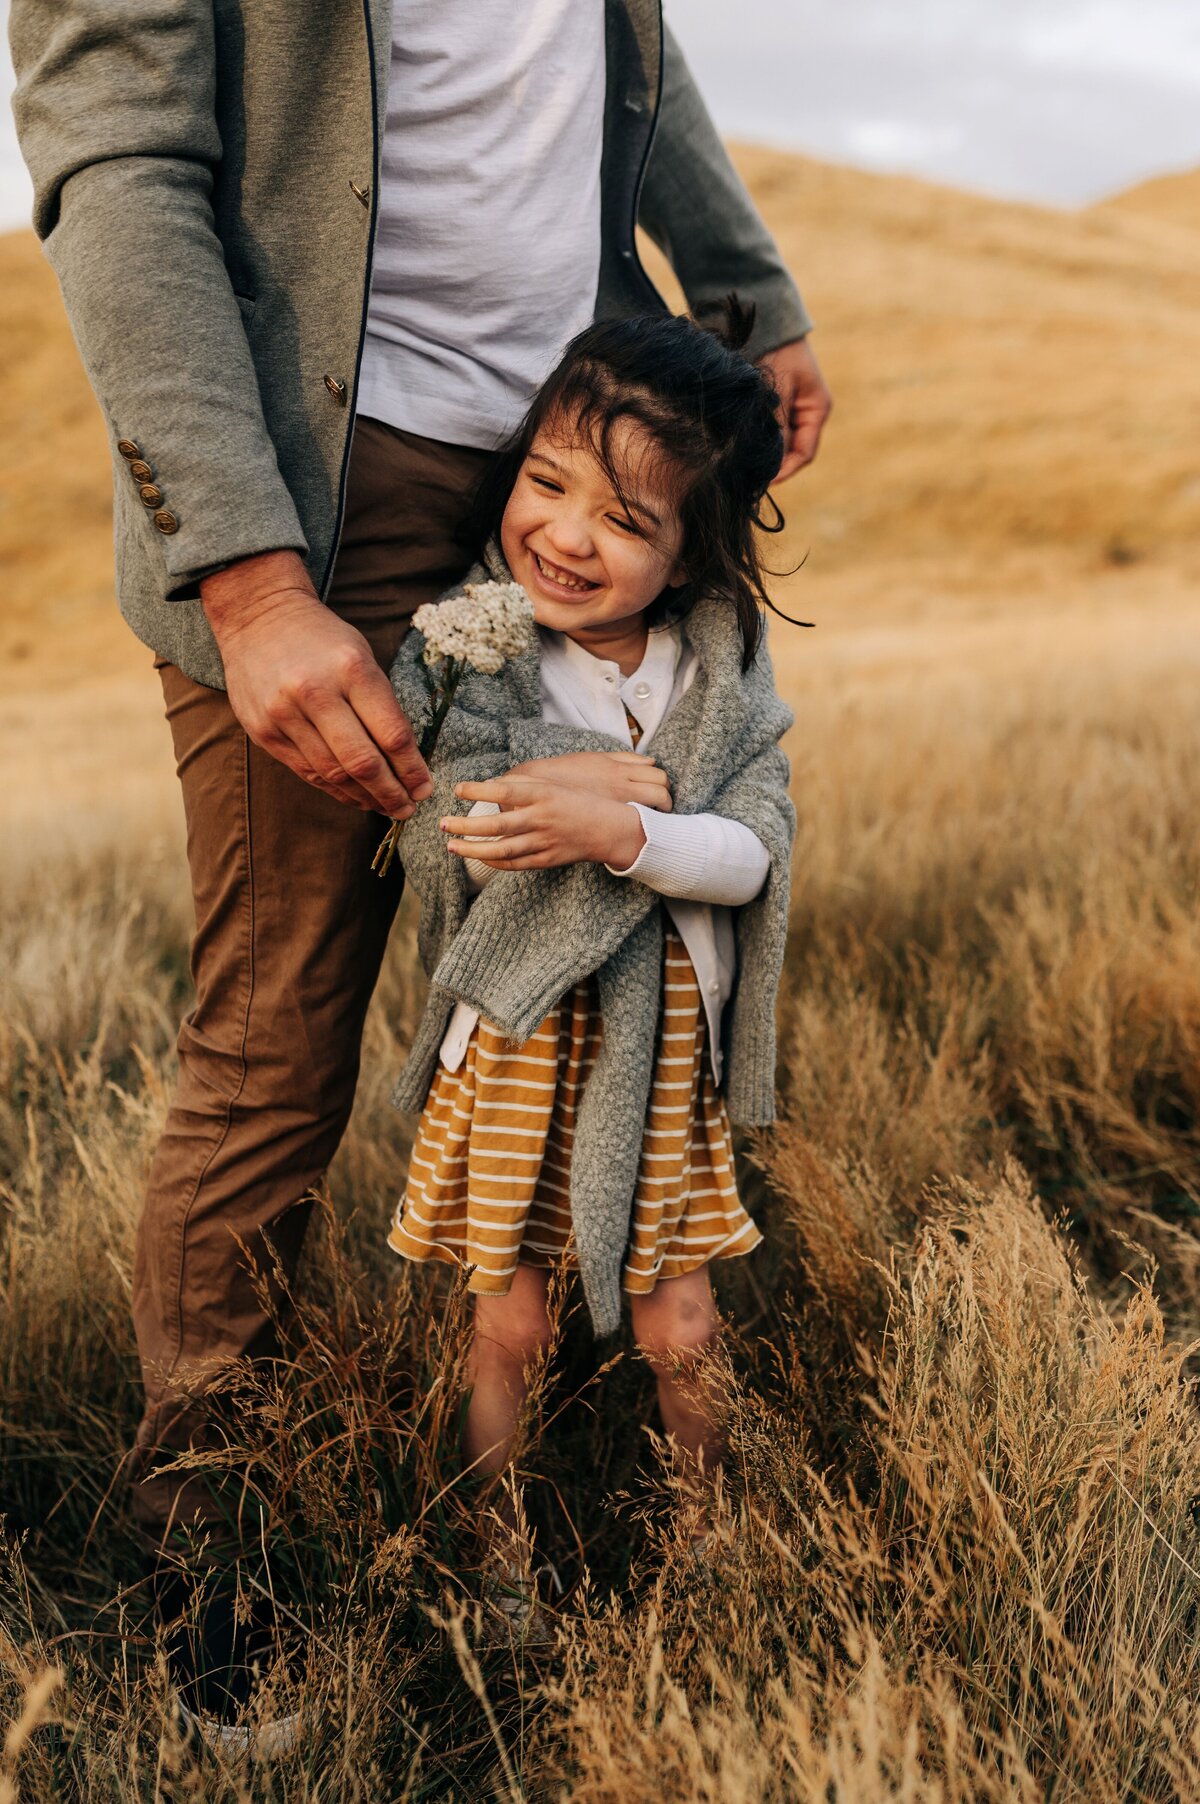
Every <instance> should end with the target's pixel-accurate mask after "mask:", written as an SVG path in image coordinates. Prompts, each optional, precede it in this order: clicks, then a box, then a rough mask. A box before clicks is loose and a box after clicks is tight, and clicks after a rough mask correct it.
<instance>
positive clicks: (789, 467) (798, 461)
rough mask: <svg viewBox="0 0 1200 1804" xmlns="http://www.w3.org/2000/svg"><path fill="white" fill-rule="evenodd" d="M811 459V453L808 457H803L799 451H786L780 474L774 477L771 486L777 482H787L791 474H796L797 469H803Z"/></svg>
mask: <svg viewBox="0 0 1200 1804" xmlns="http://www.w3.org/2000/svg"><path fill="white" fill-rule="evenodd" d="M811 461H812V454H811V453H810V454H809V456H808V457H801V455H800V453H799V452H798V451H786V452H785V453H784V458H783V462H782V463H781V464H780V466H779V474H778V475H777V476H775V477H773V478H772V481H771V487H772V488H774V486H775V484H776V483H777V482H786V481H787V479H788V477H789V476H794V475H795V474H796V471H797V470H802V469H803V468H804V466H805V464H807V463H811Z"/></svg>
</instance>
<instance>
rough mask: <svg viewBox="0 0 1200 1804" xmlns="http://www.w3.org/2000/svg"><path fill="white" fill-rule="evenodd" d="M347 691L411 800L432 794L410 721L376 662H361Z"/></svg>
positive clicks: (417, 800) (356, 712) (352, 703)
mask: <svg viewBox="0 0 1200 1804" xmlns="http://www.w3.org/2000/svg"><path fill="white" fill-rule="evenodd" d="M346 694H347V699H348V700H349V702H350V706H351V707H352V708H353V710H354V712H355V714H357V716H358V718H359V720H360V721H361V722H362V724H363V726H364V727H365V728H366V730H367V734H368V736H369V737H370V739H371V741H372V742H373V744H374V745H375V746H377V747H378V749H379V751H380V752H381V753H382V754H383V757H384V760H385V762H386V763H387V765H388V767H389V769H390V771H391V773H392V775H393V776H394V777H395V779H396V781H397V782H398V783H399V784H400V785H401V786H402V787H403V788H404V789H405V790H406V791H407V793H408V794H409V795H410V796H411V797H412V799H413V801H414V802H423V801H424V800H425V797H426V796H429V795H432V794H433V784H432V782H431V781H430V777H429V767H428V765H427V764H426V763H425V760H424V758H422V756H421V750H420V747H419V746H418V744H417V740H416V735H415V734H414V732H413V730H412V725H411V723H410V722H409V719H408V716H407V715H406V714H405V712H404V710H403V708H401V706H400V704H399V702H398V701H397V700H396V697H395V695H394V694H393V692H392V685H391V684H390V683H389V682H388V680H387V678H386V676H384V674H383V672H382V670H380V668H379V666H378V664H376V663H375V662H374V661H370V662H367V663H364V665H363V667H362V669H361V671H360V672H359V673H358V674H357V675H356V676H355V677H354V679H353V681H352V682H351V683H350V684H349V685H348V686H347V691H346Z"/></svg>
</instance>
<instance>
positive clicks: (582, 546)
mask: <svg viewBox="0 0 1200 1804" xmlns="http://www.w3.org/2000/svg"><path fill="white" fill-rule="evenodd" d="M546 537H547V538H548V539H549V541H550V543H551V545H553V547H554V549H555V550H556V551H560V552H561V553H562V555H563V556H564V557H576V558H584V557H591V555H592V551H593V549H594V547H593V545H592V534H591V529H590V527H589V526H588V523H587V520H586V519H585V518H584V517H583V515H581V514H577V515H572V514H569V513H567V512H565V511H563V512H561V513H557V514H556V515H555V517H554V519H553V521H552V522H550V523H549V524H548V526H547V528H546Z"/></svg>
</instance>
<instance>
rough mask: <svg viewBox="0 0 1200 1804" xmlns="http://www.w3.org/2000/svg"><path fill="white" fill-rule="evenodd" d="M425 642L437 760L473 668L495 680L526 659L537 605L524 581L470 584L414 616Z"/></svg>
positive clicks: (426, 738) (379, 862)
mask: <svg viewBox="0 0 1200 1804" xmlns="http://www.w3.org/2000/svg"><path fill="white" fill-rule="evenodd" d="M413 625H414V626H415V627H416V629H417V631H418V632H419V633H421V634H423V635H424V638H425V652H424V660H425V663H426V664H427V665H428V666H429V667H430V668H431V669H432V671H433V673H434V674H433V675H432V676H431V677H430V679H429V689H430V699H431V702H432V711H431V713H430V717H429V722H428V724H427V726H426V728H425V731H424V732H423V733H422V735H421V756H422V757H423V758H432V757H433V752H434V747H435V746H436V745H437V742H438V734H439V733H440V732H441V730H442V723H443V722H444V720H445V718H446V715H447V713H448V711H449V708H450V704H451V702H452V701H453V700H454V692H455V690H456V689H457V688H458V685H459V684H460V683H461V682H462V679H463V677H464V675H465V674H466V671H467V667H468V666H470V668H471V669H472V670H478V671H479V672H480V673H481V674H482V675H483V676H495V675H496V673H497V671H500V670H503V668H504V666H505V665H506V664H507V663H508V660H509V659H510V658H518V657H520V655H521V653H522V652H523V651H526V650H528V648H529V646H530V644H531V643H532V641H533V603H532V602H531V601H530V599H529V597H528V595H526V593H525V591H524V589H523V588H522V587H521V585H520V583H494V582H486V583H465V584H464V585H463V589H462V592H461V593H460V594H458V595H451V596H450V597H449V599H448V600H447V601H427V602H426V603H425V606H424V607H421V608H418V609H417V611H416V613H415V614H414V615H413ZM403 828H404V823H403V821H393V822H392V825H391V827H390V828H389V829H388V831H387V833H386V835H385V836H384V840H383V843H382V845H381V846H380V848H379V850H378V851H377V852H376V854H375V857H374V860H373V862H372V865H371V869H372V870H374V871H378V872H379V875H380V876H381V877H382V876H384V875H386V873H387V869H388V866H389V865H390V864H391V862H392V859H393V858H394V857H395V853H396V845H397V843H398V841H399V838H400V834H401V833H402V831H403Z"/></svg>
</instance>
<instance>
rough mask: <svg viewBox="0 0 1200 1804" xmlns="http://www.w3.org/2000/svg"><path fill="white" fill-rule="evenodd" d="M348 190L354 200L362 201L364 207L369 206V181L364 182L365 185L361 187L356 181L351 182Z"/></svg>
mask: <svg viewBox="0 0 1200 1804" xmlns="http://www.w3.org/2000/svg"><path fill="white" fill-rule="evenodd" d="M350 192H351V194H352V195H353V196H354V198H355V200H360V201H361V202H362V204H363V206H364V207H369V206H370V204H371V184H370V182H368V183H367V184H366V186H365V187H363V188H360V187H359V185H358V183H357V182H351V184H350Z"/></svg>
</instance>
